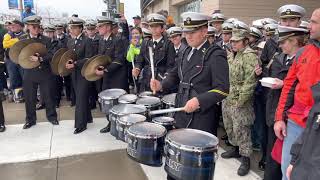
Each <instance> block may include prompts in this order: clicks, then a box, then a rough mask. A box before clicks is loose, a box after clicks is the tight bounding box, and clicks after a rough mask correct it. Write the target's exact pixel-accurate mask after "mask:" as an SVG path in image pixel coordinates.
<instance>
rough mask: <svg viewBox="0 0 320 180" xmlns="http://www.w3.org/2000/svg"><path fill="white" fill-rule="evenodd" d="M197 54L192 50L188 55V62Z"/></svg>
mask: <svg viewBox="0 0 320 180" xmlns="http://www.w3.org/2000/svg"><path fill="white" fill-rule="evenodd" d="M196 52H197V49H192V51H191V52H190V53H189V55H188V59H187V60H188V61H189V60H190V59H191V57H192V56H193V55H194V54H195V53H196Z"/></svg>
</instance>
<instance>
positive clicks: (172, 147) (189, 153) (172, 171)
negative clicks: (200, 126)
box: [164, 129, 218, 180]
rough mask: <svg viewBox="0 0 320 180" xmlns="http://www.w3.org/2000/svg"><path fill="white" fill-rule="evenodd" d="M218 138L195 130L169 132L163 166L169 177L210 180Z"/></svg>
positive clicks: (212, 173)
mask: <svg viewBox="0 0 320 180" xmlns="http://www.w3.org/2000/svg"><path fill="white" fill-rule="evenodd" d="M217 150H218V138H217V137H215V136H214V135H212V134H210V133H208V132H204V131H200V130H196V129H178V130H172V131H170V132H169V133H168V134H167V136H166V138H165V147H164V151H165V157H166V161H165V166H164V169H165V171H166V172H167V173H168V175H169V176H171V177H173V178H175V179H179V180H194V179H197V180H212V177H213V175H214V169H215V160H216V158H217Z"/></svg>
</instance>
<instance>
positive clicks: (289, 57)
mask: <svg viewBox="0 0 320 180" xmlns="http://www.w3.org/2000/svg"><path fill="white" fill-rule="evenodd" d="M295 56H296V55H295V54H294V55H292V56H289V55H287V60H289V59H290V60H291V59H293V58H294V57H295Z"/></svg>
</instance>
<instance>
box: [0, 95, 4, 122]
mask: <svg viewBox="0 0 320 180" xmlns="http://www.w3.org/2000/svg"><path fill="white" fill-rule="evenodd" d="M0 125H4V113H3V105H2V100H0Z"/></svg>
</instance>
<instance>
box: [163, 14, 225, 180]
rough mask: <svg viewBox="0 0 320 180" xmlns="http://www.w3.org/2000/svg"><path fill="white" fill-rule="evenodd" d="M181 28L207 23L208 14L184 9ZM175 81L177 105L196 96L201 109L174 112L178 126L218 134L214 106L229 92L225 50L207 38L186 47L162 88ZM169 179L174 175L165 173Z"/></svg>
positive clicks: (201, 25)
mask: <svg viewBox="0 0 320 180" xmlns="http://www.w3.org/2000/svg"><path fill="white" fill-rule="evenodd" d="M181 16H182V17H183V20H184V28H183V31H189V32H191V31H196V30H198V29H199V28H202V27H204V26H207V23H208V16H207V15H205V14H201V13H194V12H186V13H183V14H182V15H181ZM174 84H179V88H178V93H177V96H176V106H177V107H183V106H185V104H186V102H187V101H188V100H190V99H191V98H193V97H197V99H198V101H199V103H200V109H198V110H197V111H195V112H193V113H190V114H189V113H185V112H178V113H175V117H174V118H175V120H176V124H175V127H177V128H192V129H199V130H203V131H206V132H209V133H212V134H215V135H217V122H218V120H217V119H215V113H216V109H215V108H213V107H214V105H216V104H217V103H218V102H220V101H222V100H223V99H224V98H225V97H226V96H227V95H228V93H229V67H228V62H227V57H226V52H225V51H224V50H222V49H221V48H220V47H219V46H217V45H215V44H213V45H210V44H209V42H208V41H207V40H205V39H204V42H203V43H202V44H201V45H200V46H199V47H188V48H187V49H186V50H185V52H184V53H183V58H182V59H180V60H179V61H178V62H177V66H176V67H175V68H174V69H172V70H171V71H170V72H169V73H168V75H167V76H166V78H165V79H164V80H163V81H162V89H163V91H164V92H165V91H166V90H167V89H168V88H170V87H171V86H172V85H174ZM167 179H169V180H171V179H174V178H172V177H170V176H168V178H167Z"/></svg>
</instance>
